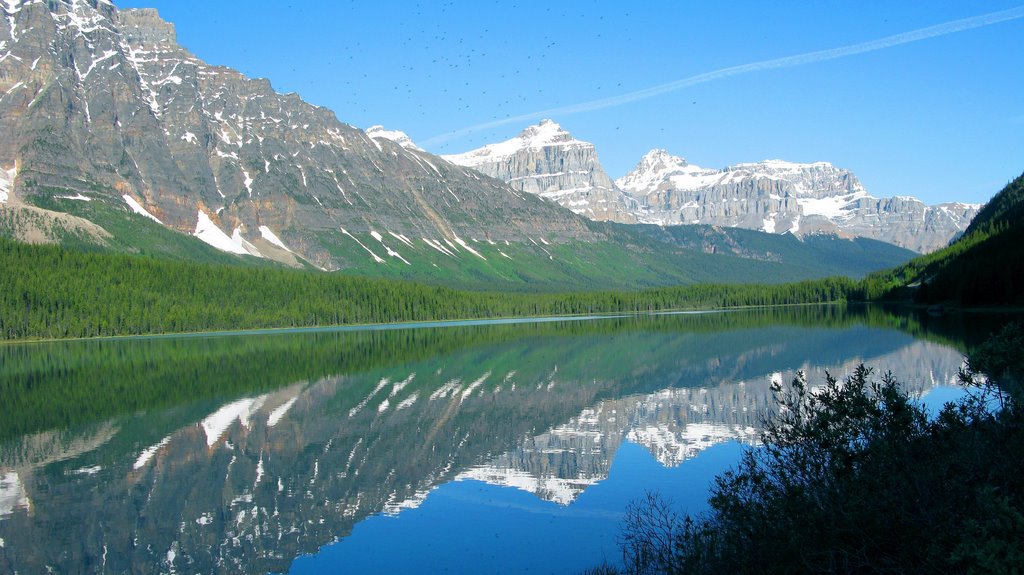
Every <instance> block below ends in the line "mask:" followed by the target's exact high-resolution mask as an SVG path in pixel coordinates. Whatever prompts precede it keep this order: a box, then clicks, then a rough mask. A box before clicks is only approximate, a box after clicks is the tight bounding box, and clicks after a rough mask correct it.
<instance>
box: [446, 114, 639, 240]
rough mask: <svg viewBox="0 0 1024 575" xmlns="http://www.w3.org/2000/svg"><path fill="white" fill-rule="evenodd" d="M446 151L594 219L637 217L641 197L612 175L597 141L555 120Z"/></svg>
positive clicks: (458, 161)
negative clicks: (577, 134)
mask: <svg viewBox="0 0 1024 575" xmlns="http://www.w3.org/2000/svg"><path fill="white" fill-rule="evenodd" d="M442 157H443V158H444V159H446V160H448V161H449V162H451V163H453V164H456V165H459V166H466V167H470V168H473V169H475V170H477V171H479V172H481V173H483V174H487V175H488V176H491V177H493V178H497V179H499V180H502V181H504V182H506V183H508V184H509V185H510V186H512V187H513V188H515V189H517V190H519V191H521V192H529V193H531V194H534V195H537V196H540V197H542V198H546V199H549V200H552V201H554V202H556V203H558V205H560V206H563V207H566V208H569V209H570V210H572V211H574V212H576V213H577V214H581V215H584V216H586V217H588V218H590V219H592V220H598V221H613V222H622V223H635V222H636V221H637V218H636V216H635V212H636V211H637V209H638V207H639V206H638V205H637V202H636V201H634V200H633V199H632V198H630V197H629V196H627V195H626V194H624V193H622V190H620V189H618V188H617V187H616V186H615V183H614V182H612V179H611V178H610V177H608V174H606V173H605V171H604V168H602V167H601V163H600V162H599V161H598V159H597V152H596V150H595V149H594V145H593V144H591V143H589V142H582V141H580V140H577V139H576V138H574V137H573V136H572V134H570V133H569V132H566V131H565V130H564V129H562V127H561V126H559V125H558V124H556V123H555V122H553V121H551V120H542V121H541V122H540V123H539V124H537V125H535V126H530V127H528V128H526V129H525V130H523V131H522V132H521V133H520V134H519V135H518V136H516V137H515V138H512V139H511V140H507V141H504V142H501V143H498V144H491V145H488V146H484V147H482V148H479V149H476V150H471V151H469V152H466V153H464V154H457V155H451V156H442Z"/></svg>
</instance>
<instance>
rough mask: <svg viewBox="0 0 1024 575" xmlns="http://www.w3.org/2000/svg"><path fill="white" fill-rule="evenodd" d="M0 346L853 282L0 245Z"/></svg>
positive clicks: (720, 302) (701, 300) (829, 296)
mask: <svg viewBox="0 0 1024 575" xmlns="http://www.w3.org/2000/svg"><path fill="white" fill-rule="evenodd" d="M0 269H3V270H4V274H3V275H2V276H0V340H2V339H8V340H9V339H25V338H42V339H53V338H76V337H97V336H114V335H137V334H149V333H174V332H196V331H210V330H233V329H244V328H270V327H307V326H324V325H343V324H363V323H389V322H398V321H424V320H444V319H462V318H488V317H524V316H543V315H574V314H592V313H600V312H641V311H655V310H668V309H681V308H689V309H717V308H725V307H736V306H750V305H781V304H800V303H823V302H834V301H841V300H843V299H844V298H845V297H846V294H847V293H849V292H850V291H851V290H852V289H853V287H854V285H855V284H854V282H853V280H849V279H845V278H831V279H825V280H816V281H806V282H800V283H794V284H783V285H767V286H764V285H714V284H705V285H692V286H684V287H676V288H657V289H651V290H645V291H634V292H611V291H604V292H580V293H567V294H508V293H493V292H467V291H456V290H452V289H448V288H443V287H435V286H425V285H420V284H413V283H404V282H396V281H388V280H379V279H368V278H358V277H348V276H342V275H338V274H323V273H314V272H305V271H296V270H285V269H277V268H262V269H260V268H251V267H243V266H222V265H207V264H198V263H191V262H181V261H168V260H164V259H156V258H148V257H137V256H127V255H119V254H108V253H100V252H81V251H77V250H69V249H64V248H61V247H56V246H33V245H25V244H20V243H16V242H11V241H7V240H0Z"/></svg>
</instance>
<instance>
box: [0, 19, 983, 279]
mask: <svg viewBox="0 0 1024 575" xmlns="http://www.w3.org/2000/svg"><path fill="white" fill-rule="evenodd" d="M0 10H2V12H3V20H4V21H5V22H4V23H5V24H6V25H2V24H0V133H3V134H4V138H3V139H2V140H0V236H3V237H9V238H14V239H19V240H22V241H33V242H51V243H55V242H56V243H63V244H66V245H71V246H83V247H88V248H89V249H95V248H96V247H97V246H98V247H101V248H103V249H108V250H113V251H122V252H132V253H142V254H149V255H154V256H159V257H171V258H185V259H196V260H205V261H217V262H236V263H237V262H240V261H248V262H250V263H260V262H265V261H268V260H272V261H276V262H280V263H283V264H286V265H291V266H296V267H309V268H317V269H322V270H328V271H333V270H345V271H346V272H349V273H353V274H362V275H373V276H383V277H393V278H402V279H413V280H419V281H428V282H435V283H437V282H439V283H448V284H453V285H458V286H461V287H486V288H494V287H499V288H503V287H515V288H517V289H521V288H524V287H529V288H531V289H533V288H537V289H578V288H617V287H641V286H651V285H666V284H679V283H691V282H707V281H732V282H748V281H785V280H795V279H804V278H809V277H818V276H822V275H829V274H846V275H854V276H858V275H862V274H864V273H866V272H868V271H871V270H875V269H881V268H885V267H890V266H892V265H895V264H897V263H900V262H902V261H906V260H907V259H909V257H911V256H912V253H910V252H909V251H905V250H899V249H895V248H893V247H892V246H889V245H886V244H884V243H881V242H875V243H872V242H870V240H862V239H858V240H856V241H854V242H851V241H848V240H847V239H843V238H842V237H839V236H838V235H823V236H817V239H815V241H814V242H813V245H811V244H808V243H805V242H799V241H794V240H793V238H792V236H779V235H771V234H767V235H766V234H750V233H745V230H741V229H740V228H739V227H737V228H729V227H718V228H712V227H707V226H705V227H693V226H679V227H678V228H679V229H672V230H670V231H668V232H665V231H657V229H658V228H657V227H656V226H650V225H646V226H645V225H634V226H625V227H622V226H615V225H611V224H609V223H607V222H602V221H598V220H611V221H616V222H630V223H643V222H654V223H659V224H664V223H667V222H668V221H669V220H670V219H671V216H670V214H669V211H671V209H673V208H671V206H669V207H664V206H663V207H662V208H658V209H655V208H653V207H652V206H653V205H654V204H653V203H652V201H651V200H650V199H649V197H648V196H645V195H644V194H642V193H641V192H640V191H638V189H634V188H632V187H630V188H629V189H628V190H626V189H624V188H622V187H621V186H620V185H616V184H615V183H614V182H612V180H611V179H610V178H609V177H608V176H607V174H605V172H604V170H603V169H601V167H600V164H599V163H598V161H597V155H596V152H595V150H594V147H593V146H592V145H590V144H586V143H583V142H579V141H577V140H575V139H573V138H572V137H571V136H570V135H568V134H567V133H566V132H565V131H564V130H561V128H559V127H558V126H557V124H554V123H553V122H545V123H542V124H540V125H539V126H535V127H532V128H530V129H528V130H527V131H526V132H524V135H523V136H522V137H521V138H519V139H518V140H517V141H516V142H514V143H513V144H511V145H499V146H492V147H489V148H486V149H485V151H483V152H479V151H478V152H475V153H471V154H466V155H463V156H461V157H450V158H448V160H451V161H448V160H446V159H443V158H440V157H438V156H434V155H431V154H429V153H427V152H425V151H423V150H422V149H420V148H419V147H417V146H416V145H415V144H414V143H413V142H412V141H411V140H410V139H409V138H408V137H407V136H406V135H405V134H402V133H401V132H398V131H389V130H385V129H384V128H382V127H380V126H375V127H373V128H370V129H368V130H367V131H363V130H360V129H357V128H354V127H352V126H349V125H347V124H344V123H342V122H340V121H339V120H338V119H337V118H336V117H335V115H334V114H333V113H332V112H331V111H329V110H326V109H324V108H320V107H317V106H313V105H310V104H308V103H306V102H304V101H302V100H301V99H300V98H299V97H298V96H297V95H295V94H279V93H277V92H275V91H274V90H273V89H272V88H271V85H270V83H269V82H268V81H267V80H262V79H249V78H246V77H245V76H243V75H242V74H240V73H239V72H237V71H234V70H231V69H229V68H225V67H219V66H210V65H208V64H206V63H204V62H203V61H201V60H199V59H198V58H196V57H195V56H194V55H193V54H191V53H189V52H188V51H187V50H185V49H184V48H182V47H181V46H179V45H178V44H177V40H176V34H175V29H174V26H173V24H170V23H168V22H165V21H163V20H162V19H160V17H159V15H158V14H157V13H156V11H155V10H148V9H139V10H121V11H119V10H117V9H116V8H115V7H114V6H113V5H112V4H111V3H110V2H107V1H103V0H74V1H68V2H65V1H55V2H45V3H44V2H38V1H28V0H9V1H8V2H6V3H5V4H4V5H3V6H2V7H0ZM498 158H505V160H501V162H504V164H503V167H501V168H498V167H493V168H492V167H489V166H492V165H494V164H497V163H500V162H497V161H496V160H497V159H498ZM461 164H467V165H468V166H471V167H467V166H466V165H461ZM481 172H483V173H481ZM485 174H489V175H494V176H496V178H491V177H487V176H486V175H485ZM503 180H504V181H503ZM634 180H637V181H641V180H643V178H639V177H636V178H634ZM506 181H507V182H508V183H506ZM653 188H654V189H655V190H656V191H655V192H651V193H652V194H657V193H662V192H658V191H657V190H662V191H663V188H664V185H662V184H656V185H654V186H653ZM783 191H784V190H783ZM524 192H529V193H524ZM750 193H752V194H755V195H756V193H758V192H756V191H751V192H750ZM648 195H650V194H648ZM538 196H540V197H538ZM783 197H785V196H783ZM549 199H552V200H555V201H548V200H549ZM765 201H766V202H767V201H768V200H765ZM750 203H753V202H750ZM791 203H792V202H791ZM559 204H561V205H559ZM682 205H686V202H683V203H682V204H680V206H682ZM737 205H739V203H737ZM795 205H797V206H799V205H800V204H795ZM562 206H568V207H569V208H570V209H568V210H567V209H564V208H563V207H562ZM758 209H764V210H767V209H768V207H764V208H758ZM772 209H774V208H772ZM794 209H795V208H794ZM574 212H576V213H574ZM778 212H779V213H778V214H777V215H776V216H773V217H775V219H774V220H772V221H773V222H776V223H775V224H774V225H775V228H774V229H775V231H781V230H782V228H783V227H785V226H787V225H789V226H791V225H792V224H791V223H789V222H790V220H787V219H786V218H787V217H789V216H788V215H786V214H787V213H788V212H784V210H782V209H779V210H778ZM766 213H767V212H766ZM581 214H582V215H581ZM805 215H806V214H805ZM583 216H587V217H583ZM685 217H689V216H685ZM965 217H966V216H965ZM677 219H678V218H677ZM748 219H749V218H748ZM791 219H794V220H795V218H791ZM672 221H676V220H672ZM679 221H682V220H679ZM690 221H692V220H687V222H690ZM744 221H746V220H744ZM705 223H713V224H714V225H716V226H723V225H724V226H732V225H734V224H735V225H739V224H738V222H732V221H728V222H719V221H711V222H705ZM755 223H756V222H755ZM754 227H756V226H754ZM819 227H820V226H819ZM666 229H667V228H666ZM766 229H767V228H766ZM810 229H812V228H810V227H809V226H808V224H807V218H804V219H803V220H801V224H800V231H801V232H806V231H809V230H810ZM840 231H842V230H841V229H840ZM843 233H844V234H845V233H846V232H843ZM950 233H952V232H950ZM197 240H198V241H197ZM908 245H909V244H908Z"/></svg>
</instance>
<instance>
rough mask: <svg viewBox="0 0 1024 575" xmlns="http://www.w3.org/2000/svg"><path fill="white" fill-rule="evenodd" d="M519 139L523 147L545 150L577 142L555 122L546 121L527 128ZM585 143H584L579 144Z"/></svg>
mask: <svg viewBox="0 0 1024 575" xmlns="http://www.w3.org/2000/svg"><path fill="white" fill-rule="evenodd" d="M517 138H518V139H520V140H522V143H523V144H524V146H523V147H529V148H543V147H547V146H551V145H556V144H563V143H571V142H576V140H575V138H573V137H572V134H570V133H569V132H567V131H565V129H564V128H562V126H559V125H558V123H557V122H555V121H554V120H548V119H544V120H541V121H540V123H538V124H534V125H533V126H529V127H527V128H526V129H525V130H523V131H522V132H520V133H519V136H517ZM579 143H581V144H582V143H583V142H579Z"/></svg>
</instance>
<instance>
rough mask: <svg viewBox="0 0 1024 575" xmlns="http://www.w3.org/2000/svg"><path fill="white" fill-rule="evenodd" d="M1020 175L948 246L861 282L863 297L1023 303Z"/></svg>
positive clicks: (1023, 185) (1023, 233) (1023, 212)
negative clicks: (862, 283) (862, 284)
mask: <svg viewBox="0 0 1024 575" xmlns="http://www.w3.org/2000/svg"><path fill="white" fill-rule="evenodd" d="M1022 224H1024V174H1022V175H1021V176H1019V177H1017V178H1016V179H1015V180H1013V181H1012V182H1010V183H1009V184H1007V185H1006V187H1005V188H1003V189H1002V191H1000V192H999V193H998V194H996V196H995V197H993V198H992V200H991V201H990V202H989V203H988V204H986V205H985V207H984V208H982V210H981V211H980V212H979V213H978V215H977V216H976V217H975V218H974V220H973V221H972V222H971V225H970V226H969V227H968V228H967V230H965V231H964V234H963V235H962V236H961V237H960V238H959V239H957V240H956V241H955V242H953V243H952V244H950V246H949V247H947V248H945V249H942V250H939V251H937V252H933V253H930V254H927V255H924V256H921V257H918V258H914V259H913V260H911V261H909V262H907V263H906V264H903V265H901V266H898V267H896V268H894V269H891V270H886V271H882V272H877V273H874V274H871V275H869V276H868V277H867V278H865V280H864V293H863V297H864V298H867V299H871V300H908V299H912V300H913V301H915V302H917V303H920V304H936V303H947V302H949V303H953V304H955V305H962V306H1021V305H1024V257H1021V253H1020V250H1021V246H1024V225H1022Z"/></svg>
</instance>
